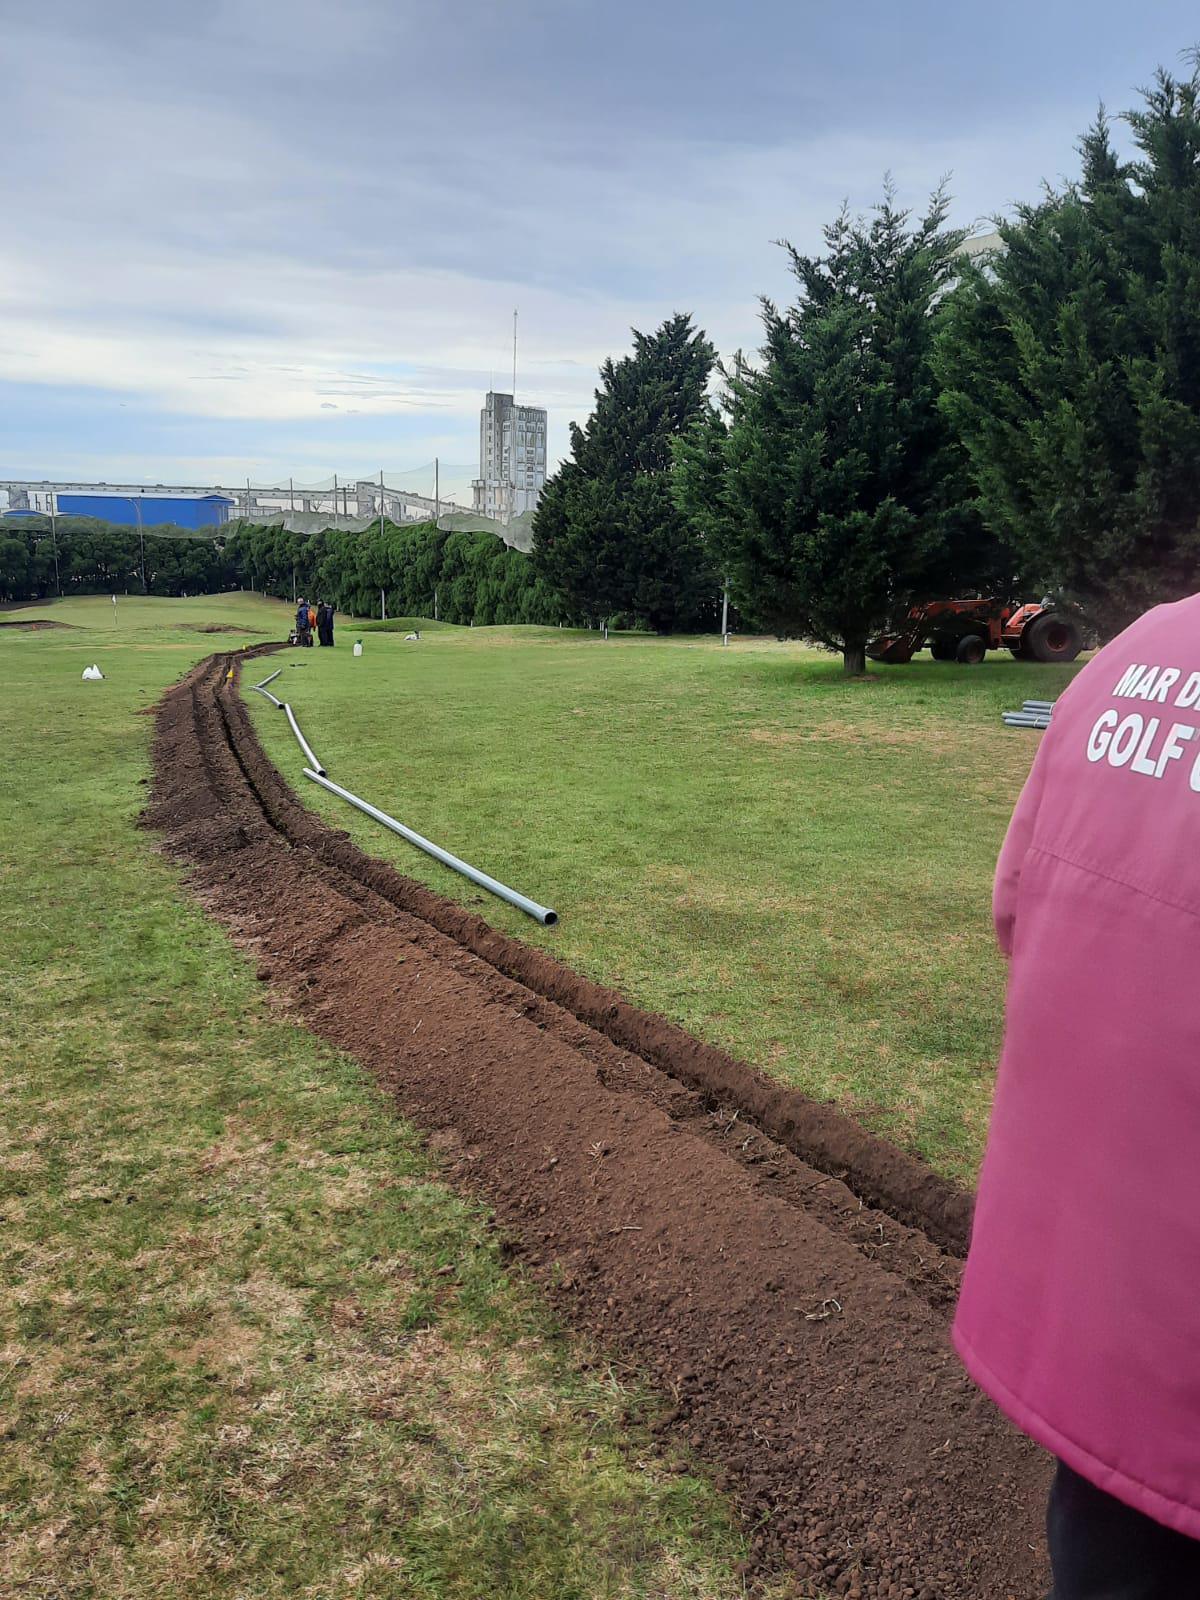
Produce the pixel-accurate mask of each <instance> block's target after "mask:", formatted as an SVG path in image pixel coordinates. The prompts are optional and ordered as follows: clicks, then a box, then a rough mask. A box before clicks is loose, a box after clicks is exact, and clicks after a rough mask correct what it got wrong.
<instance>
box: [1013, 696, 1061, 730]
mask: <svg viewBox="0 0 1200 1600" xmlns="http://www.w3.org/2000/svg"><path fill="white" fill-rule="evenodd" d="M1053 710H1054V701H1053V700H1026V702H1025V704H1024V705H1023V706H1022V707H1021V709H1020V711H1006V712H1004V725H1005V727H1006V728H1048V727H1049V726H1050V716H1051V713H1052V712H1053Z"/></svg>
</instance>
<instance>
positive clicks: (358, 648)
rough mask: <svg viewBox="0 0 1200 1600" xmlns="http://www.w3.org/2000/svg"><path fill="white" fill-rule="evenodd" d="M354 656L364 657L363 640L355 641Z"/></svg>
mask: <svg viewBox="0 0 1200 1600" xmlns="http://www.w3.org/2000/svg"><path fill="white" fill-rule="evenodd" d="M354 654H355V655H356V656H360V655H362V640H361V639H355V641H354Z"/></svg>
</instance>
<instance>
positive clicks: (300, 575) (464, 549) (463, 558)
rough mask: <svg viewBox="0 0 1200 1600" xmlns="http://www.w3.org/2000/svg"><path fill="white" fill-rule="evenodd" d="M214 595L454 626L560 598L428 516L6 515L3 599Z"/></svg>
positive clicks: (530, 611) (516, 555)
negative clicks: (264, 597) (205, 523)
mask: <svg viewBox="0 0 1200 1600" xmlns="http://www.w3.org/2000/svg"><path fill="white" fill-rule="evenodd" d="M143 554H144V559H145V590H144V592H145V593H148V594H153V595H183V594H214V593H218V592H220V591H222V590H228V589H256V590H258V591H260V592H261V593H263V594H270V595H276V596H278V597H279V598H280V599H281V600H291V599H292V598H293V596H295V595H304V596H305V598H312V599H316V598H318V597H319V598H321V599H323V600H327V601H330V602H331V603H332V604H334V605H335V606H336V607H337V608H338V610H339V611H345V612H349V613H350V614H351V615H352V616H358V617H377V616H379V615H380V613H381V611H382V610H383V607H384V606H385V605H386V607H387V610H388V612H389V614H390V615H392V616H406V615H407V616H432V615H433V614H434V612H435V611H436V613H437V615H438V616H440V617H441V618H442V619H443V620H445V621H447V622H457V623H462V624H464V625H465V624H468V623H475V624H476V625H477V626H486V625H488V624H493V623H550V624H553V623H557V622H560V621H563V620H566V612H565V610H564V607H563V604H562V602H561V600H560V598H559V596H558V595H557V594H556V592H555V591H554V590H553V589H551V588H550V587H549V586H548V585H547V584H546V583H545V581H544V580H543V579H542V578H541V576H540V575H539V574H538V573H537V572H536V571H535V570H534V569H533V567H532V565H531V564H530V561H529V558H528V556H525V555H523V554H522V553H521V552H520V551H519V550H512V549H509V547H508V546H507V545H505V544H503V543H502V542H501V541H500V540H499V539H497V538H496V537H495V535H494V534H491V533H449V532H446V531H444V530H442V529H439V528H437V527H436V526H435V525H434V524H433V523H431V522H425V523H406V524H402V525H400V524H396V523H392V522H385V523H384V524H383V526H382V527H380V525H379V524H378V523H375V524H373V525H372V526H371V527H369V528H367V529H366V530H365V531H363V532H361V533H352V532H349V531H348V530H346V529H344V528H327V529H325V530H324V531H322V532H318V533H313V534H303V533H292V532H290V531H289V530H288V529H286V528H284V527H282V526H281V525H279V524H270V523H269V524H248V523H238V524H235V525H233V526H232V527H230V528H227V529H223V530H214V531H211V532H204V533H197V532H194V531H192V530H189V529H183V528H175V527H159V528H155V529H153V530H151V531H149V532H147V533H146V534H145V537H144V540H141V539H139V537H138V531H137V529H136V528H128V527H125V526H124V525H121V524H116V523H110V522H103V521H98V520H96V519H94V518H91V517H57V518H55V520H54V522H53V523H52V522H51V520H50V518H49V517H41V516H37V517H33V516H21V517H10V518H5V519H4V520H3V521H0V601H6V602H13V601H18V602H19V601H22V600H39V599H43V598H46V597H50V596H56V595H59V594H62V595H80V594H110V593H117V594H141V593H143V586H142V560H143Z"/></svg>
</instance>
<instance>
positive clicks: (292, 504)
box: [288, 478, 296, 511]
mask: <svg viewBox="0 0 1200 1600" xmlns="http://www.w3.org/2000/svg"><path fill="white" fill-rule="evenodd" d="M295 509H296V486H295V484H294V483H293V482H292V480H291V479H290V478H289V479H288V510H289V511H295Z"/></svg>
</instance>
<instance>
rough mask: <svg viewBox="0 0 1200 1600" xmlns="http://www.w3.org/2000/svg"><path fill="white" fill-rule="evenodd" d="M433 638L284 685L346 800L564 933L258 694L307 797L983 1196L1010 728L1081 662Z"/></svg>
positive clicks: (646, 640) (497, 631)
mask: <svg viewBox="0 0 1200 1600" xmlns="http://www.w3.org/2000/svg"><path fill="white" fill-rule="evenodd" d="M427 626H428V625H425V627H427ZM360 635H361V637H362V638H363V640H364V654H363V656H362V657H361V658H359V659H354V658H353V657H352V655H351V650H350V645H351V644H352V641H353V639H354V637H356V636H360ZM423 635H424V636H423V637H422V640H421V642H420V643H419V644H411V643H406V642H405V641H404V640H403V639H401V638H398V637H397V636H396V635H395V634H394V633H393V634H388V633H367V632H366V631H364V630H355V629H353V628H349V627H343V628H342V629H341V631H340V633H339V636H338V637H339V646H338V648H337V649H336V650H334V651H333V652H330V651H327V650H319V649H318V650H313V651H309V652H305V653H304V654H303V656H302V657H296V658H293V657H291V656H289V657H288V658H287V665H286V666H285V667H284V674H283V677H282V678H281V679H280V680H279V681H278V682H277V683H276V684H275V686H274V687H275V691H276V692H277V693H279V694H281V695H282V696H284V697H286V698H289V699H290V700H291V702H292V705H293V708H294V710H295V711H296V714H297V717H298V718H299V721H300V724H301V726H302V727H303V729H304V732H305V734H306V735H307V737H308V739H309V741H310V743H311V744H312V745H313V746H314V748H315V749H316V751H317V753H318V755H319V756H320V757H321V759H322V760H323V761H324V762H325V763H326V765H327V767H328V769H329V772H330V775H331V776H332V777H333V778H334V779H335V780H337V781H338V782H340V783H342V784H343V785H345V786H346V787H348V788H350V789H353V790H354V791H355V792H356V793H358V794H360V795H362V796H364V797H365V798H367V799H369V800H371V801H373V802H374V803H375V804H376V805H378V806H381V807H382V808H383V809H384V810H387V811H390V812H391V813H392V814H393V815H396V816H398V817H399V818H400V819H401V820H402V821H404V822H406V823H408V824H409V825H410V826H412V827H415V828H416V829H417V830H418V831H419V832H422V833H424V834H425V835H427V836H428V837H429V838H432V839H433V840H435V841H436V842H437V843H439V844H441V845H444V846H445V847H447V848H448V849H450V850H453V851H455V852H456V853H458V854H460V855H462V856H465V857H466V858H467V859H468V860H470V861H472V862H474V863H476V864H477V865H479V866H482V867H483V868H484V869H485V870H487V871H489V872H491V873H492V874H493V875H495V876H496V877H498V878H500V879H501V880H502V881H504V882H506V883H509V884H512V885H513V886H514V887H516V888H519V889H521V890H522V891H524V892H525V893H526V894H529V895H531V896H532V897H533V898H534V899H537V900H541V901H542V902H544V903H547V904H550V905H553V906H554V907H555V908H556V909H557V910H558V912H559V913H560V915H561V918H562V921H561V923H560V925H559V926H558V927H557V928H554V929H546V930H543V929H540V928H538V927H537V925H536V924H534V923H532V922H531V921H530V920H529V919H528V918H526V917H524V916H522V915H521V913H519V912H516V911H513V910H510V909H509V908H508V907H507V906H505V905H503V904H501V903H500V902H498V901H496V900H494V899H492V898H491V897H485V896H483V895H482V894H481V893H480V892H479V891H477V890H475V889H474V888H473V887H472V886H471V885H470V884H469V883H467V882H465V881H464V880H463V879H461V878H459V877H457V876H456V875H454V874H453V873H451V872H449V871H448V870H446V869H445V868H443V867H440V866H438V865H436V864H435V863H434V862H432V861H430V860H429V859H428V858H426V857H424V856H422V855H420V854H418V853H417V852H416V851H414V850H412V849H411V848H410V847H409V846H407V845H406V844H404V843H403V842H402V841H401V840H400V839H398V838H396V837H395V836H393V835H391V834H389V833H388V832H387V831H386V830H384V829H382V828H380V827H378V826H377V825H376V824H375V823H372V822H371V821H369V820H368V819H367V818H365V817H362V816H361V815H360V814H359V813H357V812H354V811H353V810H351V809H350V808H349V807H347V806H346V805H345V804H344V803H343V802H342V801H340V800H338V799H337V798H336V797H334V796H331V795H328V794H326V793H324V792H322V791H320V790H318V789H316V787H315V786H312V785H307V784H306V783H305V781H304V779H303V777H302V776H301V766H302V761H301V758H300V752H299V750H298V749H297V747H296V745H295V743H294V741H293V740H292V738H291V735H290V734H289V732H288V728H287V724H286V722H285V720H284V719H283V718H282V717H279V716H278V714H277V713H275V712H273V711H272V710H271V708H270V707H269V706H268V704H267V702H266V701H264V700H262V699H261V697H260V696H257V695H253V694H252V695H250V696H249V701H250V703H251V710H252V713H253V716H254V718H255V721H256V724H257V726H258V728H259V731H260V734H261V736H262V738H263V742H264V744H265V745H266V747H267V750H268V752H269V753H270V754H271V755H272V757H273V758H274V759H275V760H276V761H277V762H278V764H279V766H280V767H281V768H282V770H283V771H284V772H285V773H286V774H287V775H288V776H289V778H290V779H291V780H292V781H293V783H294V784H295V785H296V787H297V789H298V790H299V791H300V792H301V794H302V796H303V798H304V799H305V800H306V802H307V803H308V804H309V805H311V806H313V807H314V808H315V809H316V810H318V811H320V812H321V813H322V814H324V815H325V816H327V817H328V818H330V819H331V820H332V821H335V822H336V823H337V824H338V826H339V827H343V828H346V829H347V830H348V831H349V832H350V833H351V834H352V835H353V836H354V837H355V838H356V839H357V840H358V841H359V842H360V843H361V844H362V845H363V847H364V848H365V849H367V850H369V851H371V852H372V853H374V854H376V855H381V856H386V857H388V858H390V859H392V860H393V861H395V862H396V863H397V864H398V865H399V866H400V867H401V868H402V870H404V871H405V872H407V873H409V874H411V875H412V876H414V877H417V878H420V879H422V880H423V881H425V882H427V883H430V884H433V885H434V886H436V887H437V888H438V889H440V890H441V891H442V892H443V893H445V894H447V895H450V896H453V897H455V898H456V899H459V900H462V901H465V902H467V903H470V904H475V905H477V906H478V907H479V909H480V910H481V911H482V912H483V914H484V915H485V916H487V917H488V918H489V919H490V920H491V921H493V922H494V923H496V924H498V925H500V926H502V927H505V928H507V929H508V930H510V931H511V932H513V933H516V934H518V935H519V936H520V937H522V938H524V939H527V940H530V941H532V942H535V943H537V944H541V945H544V946H546V947H547V948H549V949H552V950H554V951H555V952H557V953H558V954H559V955H561V956H562V958H563V959H564V960H565V961H567V962H569V963H570V964H572V965H573V966H576V967H578V968H580V969H581V970H583V971H585V972H587V973H588V974H590V975H591V976H593V977H596V978H598V979H602V980H603V981H605V982H608V983H611V984H613V985H614V986H615V987H617V988H618V989H620V990H622V991H623V992H624V993H625V994H626V995H628V996H630V997H631V998H633V999H634V1000H636V1001H638V1002H640V1003H641V1004H643V1005H646V1006H649V1007H651V1008H653V1009H655V1010H659V1011H662V1012H665V1013H666V1014H667V1015H668V1016H670V1017H673V1018H674V1019H676V1020H677V1021H679V1022H681V1023H683V1024H684V1025H685V1026H686V1027H688V1028H690V1029H692V1030H694V1031H695V1032H697V1033H699V1034H700V1035H702V1036H703V1037H705V1038H708V1039H712V1040H714V1041H716V1042H717V1043H719V1044H722V1045H725V1046H727V1047H728V1048H730V1049H731V1050H733V1051H734V1052H736V1053H737V1054H738V1055H740V1056H743V1057H745V1058H747V1059H748V1060H750V1061H752V1062H755V1063H756V1064H758V1065H759V1066H761V1067H763V1068H764V1069H765V1070H767V1071H768V1072H770V1073H772V1074H774V1075H775V1076H776V1077H778V1078H780V1079H782V1080H783V1081H785V1082H787V1083H790V1084H795V1085H798V1086H800V1087H801V1088H803V1089H805V1090H807V1091H808V1092H810V1093H812V1094H815V1095H818V1096H821V1097H827V1098H832V1099H837V1100H839V1101H840V1102H841V1103H842V1104H843V1105H845V1106H847V1107H849V1108H850V1109H851V1110H853V1111H854V1112H855V1113H856V1114H858V1115H859V1116H860V1117H862V1118H863V1119H864V1120H865V1121H866V1122H868V1123H869V1124H870V1125H871V1126H873V1127H874V1128H876V1129H878V1130H880V1131H882V1132H884V1133H886V1134H888V1135H890V1136H891V1137H893V1138H896V1139H898V1140H899V1141H901V1142H902V1143H904V1144H905V1145H907V1146H908V1147H910V1148H912V1149H915V1150H917V1151H919V1152H921V1153H922V1154H924V1155H925V1156H927V1157H929V1158H930V1159H931V1160H932V1161H934V1162H935V1163H936V1164H937V1165H938V1166H939V1167H941V1168H942V1169H943V1170H945V1171H947V1172H949V1173H951V1174H953V1175H955V1176H957V1177H959V1178H961V1179H964V1180H966V1181H970V1180H971V1179H972V1177H973V1175H974V1171H975V1168H976V1164H977V1162H978V1159H979V1156H980V1153H981V1150H982V1143H983V1137H984V1131H985V1127H986V1121H987V1114H988V1108H989V1104H990V1098H991V1090H992V1081H993V1073H994V1063H995V1059H996V1054H997V1051H998V1047H999V1042H1000V1027H1001V1013H1002V990H1003V970H1002V963H1001V961H1000V959H999V957H998V956H997V954H996V952H995V950H994V947H993V941H992V932H991V921H990V901H991V877H992V871H993V867H994V863H995V858H996V853H997V851H998V849H999V846H1000V842H1001V840H1002V838H1003V834H1004V829H1005V826H1006V824H1007V821H1008V817H1009V814H1010V812H1011V809H1012V805H1013V802H1014V800H1015V798H1016V796H1017V793H1018V791H1019V789H1020V786H1021V783H1022V782H1023V780H1024V778H1025V775H1026V773H1027V772H1028V768H1029V765H1030V762H1031V761H1032V758H1033V754H1034V751H1035V749H1036V745H1037V736H1036V735H1035V734H1031V733H1029V732H1023V731H1017V730H1010V729H1006V728H1004V727H1003V726H1002V725H1001V722H1000V711H1001V710H1002V709H1003V708H1004V707H1006V706H1013V705H1019V704H1020V703H1021V701H1022V700H1023V699H1024V698H1026V697H1031V696H1036V697H1042V696H1052V695H1054V694H1056V693H1058V692H1059V691H1061V689H1062V688H1063V687H1064V686H1065V684H1066V683H1067V681H1068V680H1069V677H1070V674H1071V671H1072V669H1069V668H1058V667H1043V668H1035V667H1030V666H1026V665H1022V664H1019V663H1017V662H1014V661H1012V660H1011V659H1010V658H1008V657H1004V658H1002V659H1001V658H996V659H994V660H989V661H988V662H987V663H986V664H985V665H983V666H982V667H975V668H963V667H958V666H956V665H939V664H937V663H934V662H933V661H931V660H930V659H929V658H928V657H926V658H924V659H921V660H918V661H916V662H914V663H913V664H912V665H911V666H908V667H892V668H887V667H879V668H874V669H873V670H872V673H871V676H870V678H869V679H868V680H867V681H865V682H847V681H845V680H844V679H843V678H842V676H841V671H840V663H839V662H837V661H836V660H834V659H832V658H830V657H828V656H825V655H821V654H819V653H816V652H813V651H810V650H806V649H804V648H803V647H800V646H796V645H782V644H775V643H772V642H766V641H759V642H755V641H745V642H741V643H736V644H734V645H733V646H731V647H730V648H728V649H725V650H723V649H721V648H720V646H719V644H718V643H717V642H716V641H714V640H711V639H680V640H670V641H662V640H656V639H654V638H652V637H649V636H645V635H627V636H614V637H613V638H612V639H610V640H609V641H608V642H607V643H603V642H601V641H600V639H599V638H598V636H597V635H595V634H587V633H582V634H581V633H571V632H565V631H560V630H557V629H536V628H523V629H504V628H475V629H462V628H442V629H439V630H438V631H436V632H435V631H433V630H430V631H428V632H427V633H426V632H425V629H424V628H423ZM300 662H302V663H303V664H302V665H300V664H299V663H300Z"/></svg>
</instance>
